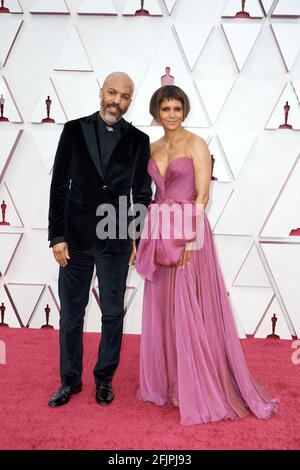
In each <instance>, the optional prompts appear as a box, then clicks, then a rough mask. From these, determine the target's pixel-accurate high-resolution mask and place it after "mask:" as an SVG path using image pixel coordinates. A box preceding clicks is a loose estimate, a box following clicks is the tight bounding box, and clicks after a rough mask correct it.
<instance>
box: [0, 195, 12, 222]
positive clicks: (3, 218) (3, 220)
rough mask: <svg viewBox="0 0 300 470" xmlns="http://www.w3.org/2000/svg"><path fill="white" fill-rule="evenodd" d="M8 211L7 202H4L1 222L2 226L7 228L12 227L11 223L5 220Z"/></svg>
mask: <svg viewBox="0 0 300 470" xmlns="http://www.w3.org/2000/svg"><path fill="white" fill-rule="evenodd" d="M6 209H7V204H5V201H2V204H1V214H2V220H1V221H0V225H6V226H7V225H10V223H9V222H7V221H6V220H5V213H6Z"/></svg>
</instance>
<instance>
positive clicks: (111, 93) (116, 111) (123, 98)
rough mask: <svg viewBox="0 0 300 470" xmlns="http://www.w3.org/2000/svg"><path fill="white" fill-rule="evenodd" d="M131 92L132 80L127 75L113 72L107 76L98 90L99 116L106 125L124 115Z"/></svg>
mask: <svg viewBox="0 0 300 470" xmlns="http://www.w3.org/2000/svg"><path fill="white" fill-rule="evenodd" d="M133 90H134V83H133V80H132V79H131V78H130V77H129V75H127V73H125V72H113V73H110V74H109V75H107V77H106V78H105V80H104V82H103V85H102V88H101V89H100V100H101V108H100V116H101V117H102V119H104V121H105V122H107V124H114V123H115V122H117V121H119V120H120V119H121V117H122V116H123V114H125V113H126V111H127V109H128V108H129V106H130V103H131V100H132V95H133Z"/></svg>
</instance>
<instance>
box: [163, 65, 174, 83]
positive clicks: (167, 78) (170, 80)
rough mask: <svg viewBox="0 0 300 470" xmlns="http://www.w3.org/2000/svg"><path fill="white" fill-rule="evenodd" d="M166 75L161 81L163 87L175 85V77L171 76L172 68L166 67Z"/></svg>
mask: <svg viewBox="0 0 300 470" xmlns="http://www.w3.org/2000/svg"><path fill="white" fill-rule="evenodd" d="M165 72H166V73H165V75H163V76H162V77H161V79H160V81H161V86H165V85H174V80H175V78H174V77H173V75H171V73H170V72H171V68H170V67H166V69H165Z"/></svg>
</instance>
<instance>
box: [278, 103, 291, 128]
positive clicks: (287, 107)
mask: <svg viewBox="0 0 300 470" xmlns="http://www.w3.org/2000/svg"><path fill="white" fill-rule="evenodd" d="M283 109H284V124H281V125H280V126H279V129H293V126H292V125H291V124H288V118H289V112H290V109H291V107H290V105H289V102H288V101H286V103H285V105H284V107H283Z"/></svg>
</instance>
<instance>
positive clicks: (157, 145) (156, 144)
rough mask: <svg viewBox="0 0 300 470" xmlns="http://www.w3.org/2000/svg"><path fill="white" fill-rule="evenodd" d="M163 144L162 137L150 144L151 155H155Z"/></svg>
mask: <svg viewBox="0 0 300 470" xmlns="http://www.w3.org/2000/svg"><path fill="white" fill-rule="evenodd" d="M161 145H162V139H158V140H156V141H155V142H152V144H150V148H151V155H153V154H154V153H155V152H156V151H157V150H158V149H159V148H160V147H161Z"/></svg>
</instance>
